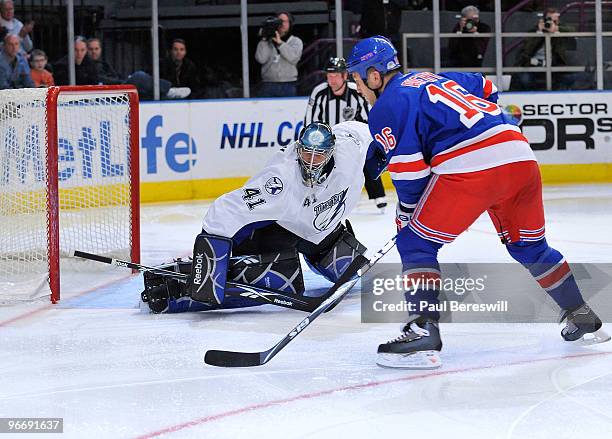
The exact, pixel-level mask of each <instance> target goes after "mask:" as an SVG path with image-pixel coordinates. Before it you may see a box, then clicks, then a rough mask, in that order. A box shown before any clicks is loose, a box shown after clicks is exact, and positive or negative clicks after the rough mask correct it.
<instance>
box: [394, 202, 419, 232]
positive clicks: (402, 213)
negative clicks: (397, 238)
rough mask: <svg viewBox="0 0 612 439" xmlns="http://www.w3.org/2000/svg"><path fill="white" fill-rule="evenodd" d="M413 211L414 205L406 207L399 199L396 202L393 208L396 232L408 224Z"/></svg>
mask: <svg viewBox="0 0 612 439" xmlns="http://www.w3.org/2000/svg"><path fill="white" fill-rule="evenodd" d="M413 213H414V207H406V206H405V205H403V204H402V203H401V202H400V201H398V202H397V206H396V208H395V225H396V226H397V231H398V232H399V231H400V230H402V229H403V228H404V227H406V226H407V225H408V223H409V222H410V218H412V214H413Z"/></svg>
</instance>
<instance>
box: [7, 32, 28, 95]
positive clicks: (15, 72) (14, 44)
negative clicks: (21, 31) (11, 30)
mask: <svg viewBox="0 0 612 439" xmlns="http://www.w3.org/2000/svg"><path fill="white" fill-rule="evenodd" d="M20 48H21V42H20V40H19V37H18V36H17V35H13V34H8V35H6V36H5V37H4V47H3V48H2V51H0V89H5V88H26V87H34V82H33V81H32V78H31V77H30V67H29V66H28V61H27V60H26V58H25V56H24V55H22V54H21V52H20Z"/></svg>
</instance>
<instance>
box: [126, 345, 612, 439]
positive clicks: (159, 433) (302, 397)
mask: <svg viewBox="0 0 612 439" xmlns="http://www.w3.org/2000/svg"><path fill="white" fill-rule="evenodd" d="M603 355H612V352H589V353H584V354H574V355H563V356H560V357H549V358H536V359H533V360H521V361H515V362H511V363H504V364H492V365H488V366H474V367H466V368H463V369H453V370H441V371H437V372H430V373H425V374H421V375H410V376H404V377H401V378H392V379H388V380H381V381H371V382H369V383H364V384H355V385H352V386H344V387H338V388H335V389H329V390H322V391H319V392H313V393H305V394H303V395H297V396H292V397H290V398H284V399H277V400H273V401H268V402H262V403H260V404H253V405H249V406H246V407H242V408H239V409H235V410H230V411H227V412H222V413H218V414H216V415H210V416H205V417H203V418H197V419H194V420H192V421H188V422H183V423H181V424H176V425H173V426H170V427H166V428H163V429H161V430H157V431H154V432H151V433H146V434H144V435H142V436H138V437H137V438H136V439H150V438H154V437H158V436H162V435H164V434H168V433H174V432H176V431H179V430H183V429H184V428H189V427H195V426H197V425H202V424H206V423H207V422H212V421H216V420H218V419H223V418H228V417H230V416H235V415H240V414H242V413H247V412H252V411H255V410H261V409H266V408H269V407H272V406H278V405H283V404H288V403H291V402H295V401H300V400H305V399H313V398H318V397H320V396H326V395H330V394H332V393H335V392H345V391H348V390H361V389H366V388H369V387H378V386H382V385H385V384H393V383H398V382H402V381H415V380H419V379H422V378H428V377H436V376H442V375H452V374H456V373H463V372H472V371H475V370H484V369H493V368H496V367H503V366H517V365H523V364H532V363H539V362H543V361H551V360H566V359H574V358H584V357H596V356H603Z"/></svg>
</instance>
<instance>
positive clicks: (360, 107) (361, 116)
mask: <svg viewBox="0 0 612 439" xmlns="http://www.w3.org/2000/svg"><path fill="white" fill-rule="evenodd" d="M346 85H347V87H346V89H345V91H344V93H342V95H341V96H336V95H334V94H333V93H332V91H331V89H330V88H329V84H327V81H326V82H323V83H321V84H319V85H317V86H316V87H315V88H314V90H313V91H312V93H311V95H310V99H309V100H308V107H307V108H306V117H305V118H304V126H306V125H308V124H309V123H312V122H325V123H328V124H329V125H331V126H334V125H336V124H338V123H340V122H346V121H347V120H356V121H358V122H366V123H367V122H368V113H369V111H370V107H369V105H368V102H367V101H366V100H365V98H364V97H363V96H361V95H360V94H359V93H357V86H356V85H355V83H354V82H347V83H346Z"/></svg>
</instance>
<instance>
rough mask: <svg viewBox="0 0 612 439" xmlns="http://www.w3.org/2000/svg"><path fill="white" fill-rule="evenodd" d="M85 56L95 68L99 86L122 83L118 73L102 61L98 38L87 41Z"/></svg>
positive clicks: (100, 45) (100, 44)
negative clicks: (87, 56)
mask: <svg viewBox="0 0 612 439" xmlns="http://www.w3.org/2000/svg"><path fill="white" fill-rule="evenodd" d="M87 54H88V55H89V58H91V60H92V61H93V62H94V64H95V66H96V72H97V73H98V81H99V82H100V83H101V84H106V85H113V84H122V83H123V80H122V79H121V77H120V76H119V73H117V72H116V71H115V69H113V68H112V67H111V65H110V64H109V63H107V62H106V61H104V60H103V59H102V43H101V42H100V39H99V38H90V39H88V40H87Z"/></svg>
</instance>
